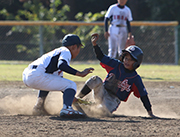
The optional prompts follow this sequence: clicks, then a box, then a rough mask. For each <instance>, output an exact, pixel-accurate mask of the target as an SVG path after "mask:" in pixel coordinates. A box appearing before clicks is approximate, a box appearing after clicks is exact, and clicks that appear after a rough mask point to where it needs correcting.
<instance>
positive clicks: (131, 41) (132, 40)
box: [125, 35, 135, 48]
mask: <svg viewBox="0 0 180 137" xmlns="http://www.w3.org/2000/svg"><path fill="white" fill-rule="evenodd" d="M131 45H135V41H134V36H133V35H131V36H129V37H128V38H127V41H126V47H125V48H127V47H129V46H131Z"/></svg>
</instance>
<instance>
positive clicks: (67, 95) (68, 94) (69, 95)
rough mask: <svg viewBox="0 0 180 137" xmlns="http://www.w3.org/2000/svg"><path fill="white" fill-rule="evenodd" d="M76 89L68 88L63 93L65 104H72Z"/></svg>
mask: <svg viewBox="0 0 180 137" xmlns="http://www.w3.org/2000/svg"><path fill="white" fill-rule="evenodd" d="M75 94H76V91H75V90H74V89H71V88H68V89H66V90H65V91H64V93H63V104H65V105H66V106H71V105H72V102H73V100H74V96H75Z"/></svg>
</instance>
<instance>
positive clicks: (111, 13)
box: [104, 0, 133, 58]
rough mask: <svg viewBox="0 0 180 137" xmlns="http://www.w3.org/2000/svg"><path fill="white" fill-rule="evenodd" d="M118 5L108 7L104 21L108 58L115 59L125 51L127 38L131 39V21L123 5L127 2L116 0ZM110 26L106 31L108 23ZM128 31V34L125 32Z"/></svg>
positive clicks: (130, 15)
mask: <svg viewBox="0 0 180 137" xmlns="http://www.w3.org/2000/svg"><path fill="white" fill-rule="evenodd" d="M117 1H118V4H113V5H111V6H110V7H109V9H108V11H107V13H106V15H105V19H104V24H105V34H104V36H105V38H106V39H108V46H109V47H108V48H109V49H108V56H110V57H112V58H116V56H117V53H118V56H120V55H121V54H122V50H123V49H125V44H126V40H127V37H131V25H130V21H132V20H133V18H132V13H131V10H130V8H129V7H127V6H126V5H125V4H126V2H127V0H117ZM109 21H110V26H109V30H108V22H109ZM127 31H128V32H127ZM118 58H119V57H118Z"/></svg>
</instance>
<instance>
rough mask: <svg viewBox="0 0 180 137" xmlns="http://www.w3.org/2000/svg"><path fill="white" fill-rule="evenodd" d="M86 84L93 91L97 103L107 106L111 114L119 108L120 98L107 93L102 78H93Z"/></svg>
mask: <svg viewBox="0 0 180 137" xmlns="http://www.w3.org/2000/svg"><path fill="white" fill-rule="evenodd" d="M86 84H87V86H88V87H89V88H90V89H92V90H93V97H94V99H95V101H96V102H97V103H100V104H101V105H102V106H105V107H106V108H107V109H108V110H109V111H110V112H111V113H112V112H113V111H115V110H116V109H117V108H118V106H119V104H120V103H121V101H120V100H119V99H118V97H116V96H115V95H112V94H110V93H108V92H107V91H106V89H105V88H104V86H103V81H102V79H101V78H100V77H98V76H92V77H91V78H89V79H88V80H87V81H86Z"/></svg>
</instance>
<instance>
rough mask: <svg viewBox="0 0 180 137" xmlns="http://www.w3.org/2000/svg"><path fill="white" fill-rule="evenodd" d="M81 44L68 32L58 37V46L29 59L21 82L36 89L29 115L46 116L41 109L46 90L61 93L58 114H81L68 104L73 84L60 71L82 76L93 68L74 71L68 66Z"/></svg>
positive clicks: (65, 115)
mask: <svg viewBox="0 0 180 137" xmlns="http://www.w3.org/2000/svg"><path fill="white" fill-rule="evenodd" d="M82 46H83V45H82V44H81V40H80V39H79V37H78V36H77V35H74V34H68V35H66V36H65V37H64V38H63V40H62V47H60V48H57V49H54V50H53V51H51V52H48V53H46V54H44V55H43V56H41V57H40V58H38V59H37V60H35V61H33V62H32V63H31V64H29V66H28V67H27V68H26V69H25V70H24V72H23V82H24V83H25V84H26V85H27V86H28V87H31V88H34V89H39V94H38V100H37V103H36V105H35V106H34V108H33V115H47V114H48V113H47V111H46V110H45V108H44V102H45V99H46V97H47V95H48V93H49V91H62V92H63V108H62V110H61V112H60V116H61V117H79V116H80V117H82V116H85V115H84V114H83V113H81V112H79V111H75V110H73V108H72V107H71V105H72V102H73V99H74V96H75V94H76V88H77V87H76V83H75V82H73V81H71V80H68V79H65V78H63V71H64V72H67V73H69V74H72V75H76V76H80V77H84V76H86V75H87V74H89V73H91V72H92V71H93V70H94V69H93V68H87V69H85V70H84V71H78V70H76V69H74V68H72V67H70V66H69V63H70V60H71V59H74V58H76V56H77V55H78V54H79V52H80V49H81V47H82Z"/></svg>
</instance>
